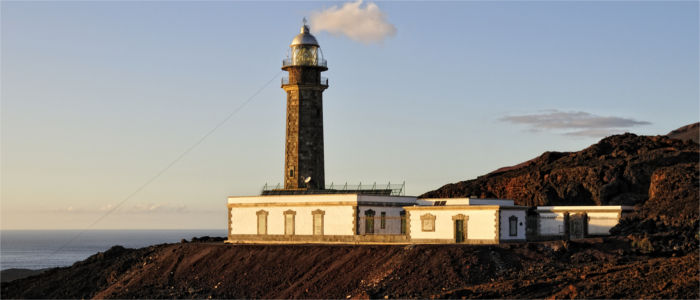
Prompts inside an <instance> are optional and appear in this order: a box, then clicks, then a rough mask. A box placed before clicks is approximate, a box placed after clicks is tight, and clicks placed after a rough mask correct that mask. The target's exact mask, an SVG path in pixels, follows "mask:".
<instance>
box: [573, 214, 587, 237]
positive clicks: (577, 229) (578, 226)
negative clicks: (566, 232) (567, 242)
mask: <svg viewBox="0 0 700 300" xmlns="http://www.w3.org/2000/svg"><path fill="white" fill-rule="evenodd" d="M586 219H588V218H587V216H586V215H585V214H575V215H572V216H571V217H570V218H569V222H570V226H571V231H570V238H572V239H582V238H584V237H585V236H586V231H585V230H586V228H585V227H586V226H587V225H588V224H586V223H587V222H586Z"/></svg>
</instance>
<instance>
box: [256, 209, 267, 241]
mask: <svg viewBox="0 0 700 300" xmlns="http://www.w3.org/2000/svg"><path fill="white" fill-rule="evenodd" d="M256 214H257V215H258V234H260V235H264V234H267V215H268V212H266V211H264V210H259V211H258V212H257V213H256Z"/></svg>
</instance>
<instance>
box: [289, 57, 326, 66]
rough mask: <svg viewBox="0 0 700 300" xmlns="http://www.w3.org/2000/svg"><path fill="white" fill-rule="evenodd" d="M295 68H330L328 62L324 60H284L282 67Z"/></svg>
mask: <svg viewBox="0 0 700 300" xmlns="http://www.w3.org/2000/svg"><path fill="white" fill-rule="evenodd" d="M293 66H317V67H324V68H327V67H328V62H327V61H326V60H325V59H323V58H317V59H315V60H304V61H301V60H299V59H296V60H294V59H291V58H285V59H283V60H282V67H293Z"/></svg>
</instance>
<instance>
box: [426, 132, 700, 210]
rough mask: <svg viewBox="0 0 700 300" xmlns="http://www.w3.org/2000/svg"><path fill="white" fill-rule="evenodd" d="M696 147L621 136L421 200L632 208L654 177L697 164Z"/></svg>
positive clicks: (543, 157) (429, 194)
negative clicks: (489, 200) (501, 200)
mask: <svg viewBox="0 0 700 300" xmlns="http://www.w3.org/2000/svg"><path fill="white" fill-rule="evenodd" d="M699 153H700V152H698V144H697V143H694V142H691V141H681V140H678V139H672V138H668V137H665V136H637V135H634V134H630V133H627V134H623V135H615V136H610V137H607V138H605V139H602V140H601V141H600V142H598V143H597V144H594V145H592V146H590V147H588V148H586V149H584V150H582V151H579V152H570V153H569V152H545V153H544V154H542V155H541V156H540V157H538V158H535V159H533V160H530V161H528V162H526V163H523V164H520V165H518V166H515V167H510V168H501V169H499V170H497V171H496V172H493V173H490V174H487V175H484V176H480V177H478V178H476V179H473V180H467V181H461V182H458V183H452V184H447V185H445V186H443V187H441V188H439V189H437V190H434V191H430V192H427V193H425V194H423V195H421V196H420V197H431V198H454V197H468V196H472V195H475V196H479V197H485V198H491V197H493V198H505V199H514V200H515V202H516V204H519V205H529V206H535V205H621V204H622V205H636V204H642V203H644V202H645V201H646V200H647V199H648V192H649V187H650V183H651V181H652V174H654V172H655V171H657V170H659V169H661V168H665V167H671V166H675V165H679V164H697V163H698V155H699Z"/></svg>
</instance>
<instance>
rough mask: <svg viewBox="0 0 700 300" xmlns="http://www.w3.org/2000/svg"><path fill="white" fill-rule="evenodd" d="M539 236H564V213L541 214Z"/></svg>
mask: <svg viewBox="0 0 700 300" xmlns="http://www.w3.org/2000/svg"><path fill="white" fill-rule="evenodd" d="M539 223H540V224H539V235H562V234H564V213H540V216H539Z"/></svg>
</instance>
